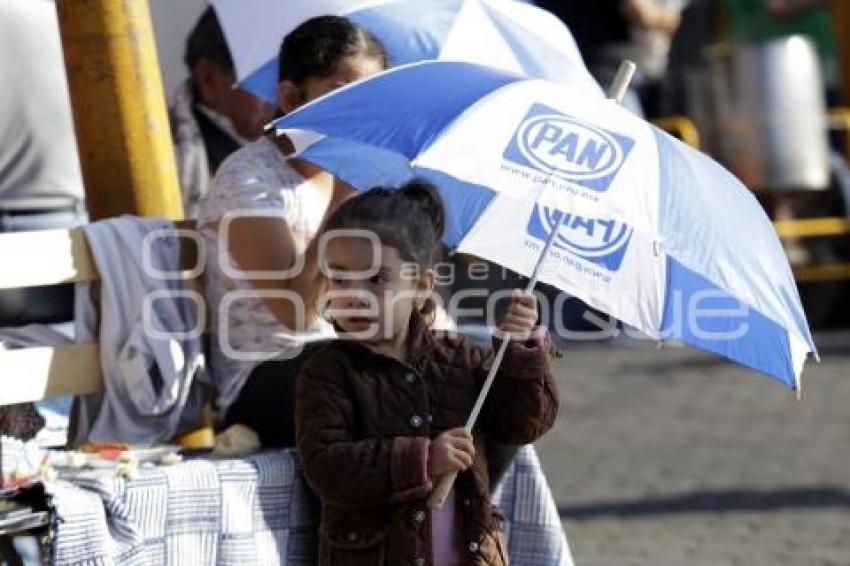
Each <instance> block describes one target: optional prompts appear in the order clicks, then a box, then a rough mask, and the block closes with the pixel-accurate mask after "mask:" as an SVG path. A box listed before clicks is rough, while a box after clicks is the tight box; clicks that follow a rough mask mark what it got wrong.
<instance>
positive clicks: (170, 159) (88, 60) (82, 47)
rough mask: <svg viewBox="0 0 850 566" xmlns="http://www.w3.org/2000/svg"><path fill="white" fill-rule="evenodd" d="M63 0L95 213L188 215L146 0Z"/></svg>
mask: <svg viewBox="0 0 850 566" xmlns="http://www.w3.org/2000/svg"><path fill="white" fill-rule="evenodd" d="M56 7H57V10H58V14H59V27H60V29H61V32H62V46H63V51H64V53H65V67H66V69H67V72H68V86H69V89H70V93H71V106H72V109H73V114H74V127H75V130H76V133H77V144H78V146H79V153H80V164H81V166H82V171H83V180H84V182H85V190H86V206H87V208H88V211H89V216H90V217H91V218H92V219H98V218H105V217H109V216H115V215H119V214H136V215H140V216H162V217H166V218H171V219H180V218H183V205H182V198H181V194H180V187H179V182H178V180H177V168H176V165H175V161H174V150H173V146H172V142H171V132H170V129H169V124H168V115H167V112H166V107H165V99H164V96H163V89H162V79H161V78H160V70H159V62H158V59H157V54H156V44H155V42H154V35H153V27H152V24H151V16H150V10H149V8H148V2H147V0H57V2H56ZM42 119H44V120H50V116H44V117H43V118H42Z"/></svg>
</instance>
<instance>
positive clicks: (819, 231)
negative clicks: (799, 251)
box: [773, 217, 850, 283]
mask: <svg viewBox="0 0 850 566" xmlns="http://www.w3.org/2000/svg"><path fill="white" fill-rule="evenodd" d="M773 226H774V227H775V228H776V233H777V234H779V237H780V238H828V237H835V236H846V235H850V219H847V218H838V217H825V218H804V219H800V220H777V221H776V222H774V223H773ZM794 278H795V279H796V280H797V281H800V282H804V283H805V282H811V281H837V280H839V279H850V263H827V264H822V265H799V266H795V267H794Z"/></svg>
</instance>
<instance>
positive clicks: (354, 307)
mask: <svg viewBox="0 0 850 566" xmlns="http://www.w3.org/2000/svg"><path fill="white" fill-rule="evenodd" d="M324 260H325V261H324V263H325V269H326V273H327V274H328V276H329V280H330V288H329V299H330V313H329V314H330V315H331V317H332V318H333V319H334V321H335V322H336V323H337V325H338V326H339V327H340V328H341V329H342V330H343V331H344V332H345V333H346V334H348V335H349V336H348V338H350V339H354V340H360V341H365V342H369V343H371V344H373V345H381V346H384V347H387V348H389V349H391V350H392V351H393V352H394V353H397V354H404V348H405V345H406V342H407V330H408V326H409V324H410V316H411V313H412V311H413V310H414V309H416V310H419V309H421V308H422V305H423V303H424V301H425V299H426V298H427V297H428V296H429V295H430V294H431V291H432V290H433V288H434V272H433V271H432V270H421V269H420V268H419V266H418V265H417V264H415V263H412V262H405V261H404V260H403V259H402V258H401V256H400V255H399V253H398V250H397V249H396V248H393V247H390V246H384V245H382V244H375V241H374V240H369V239H367V238H366V237H359V236H355V237H335V238H333V239H332V240H330V241H329V242H328V245H327V248H326V251H325V254H324Z"/></svg>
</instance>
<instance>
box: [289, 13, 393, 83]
mask: <svg viewBox="0 0 850 566" xmlns="http://www.w3.org/2000/svg"><path fill="white" fill-rule="evenodd" d="M361 52H363V53H365V55H366V56H367V57H370V58H374V59H378V60H380V61H381V62H382V63H383V66H384V67H386V66H387V52H386V50H385V49H384V46H383V45H382V44H381V42H380V41H378V40H377V39H376V38H375V36H373V35H372V34H371V33H369V32H368V31H367V30H366V29H365V28H363V27H361V26H359V25H357V24H355V23H354V22H352V21H351V20H349V19H348V18H344V17H342V16H318V17H315V18H311V19H309V20H307V21H306V22H304V23H303V24H301V25H300V26H298V27H297V28H295V29H294V30H292V31H291V32H290V33H289V34H288V35H287V36H286V37H285V38H284V39H283V43H282V44H281V46H280V54H279V58H278V61H279V66H278V81H284V80H289V81H292V82H293V83H295V84H301V83H302V82H303V81H304V79H306V78H308V77H326V76H328V75H330V74H331V73H333V72H334V71H335V70H336V69H337V67H339V64H340V62H341V61H342V60H343V59H345V58H346V57H350V56H352V55H356V54H358V53H361Z"/></svg>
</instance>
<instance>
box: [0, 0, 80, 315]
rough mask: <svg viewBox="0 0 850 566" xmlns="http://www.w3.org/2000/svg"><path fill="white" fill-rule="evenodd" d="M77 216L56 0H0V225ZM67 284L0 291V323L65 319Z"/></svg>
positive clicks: (11, 228) (13, 228)
mask: <svg viewBox="0 0 850 566" xmlns="http://www.w3.org/2000/svg"><path fill="white" fill-rule="evenodd" d="M84 221H85V212H84V207H83V180H82V175H81V173H80V165H79V160H78V158H77V145H76V139H75V137H74V127H73V121H72V118H71V105H70V99H69V97H68V85H67V80H66V76H65V65H64V62H63V58H62V47H61V41H60V35H59V24H58V19H57V16H56V6H55V5H54V3H53V1H52V0H0V232H18V231H24V230H43V229H48V228H68V227H70V226H74V225H78V224H81V223H83V222H84ZM72 300H73V290H72V289H71V288H70V287H65V288H59V289H34V290H29V289H28V290H11V291H3V292H0V327H2V326H12V325H19V324H25V323H28V322H54V321H57V320H61V319H63V318H64V319H68V318H70V314H71V303H72Z"/></svg>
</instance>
